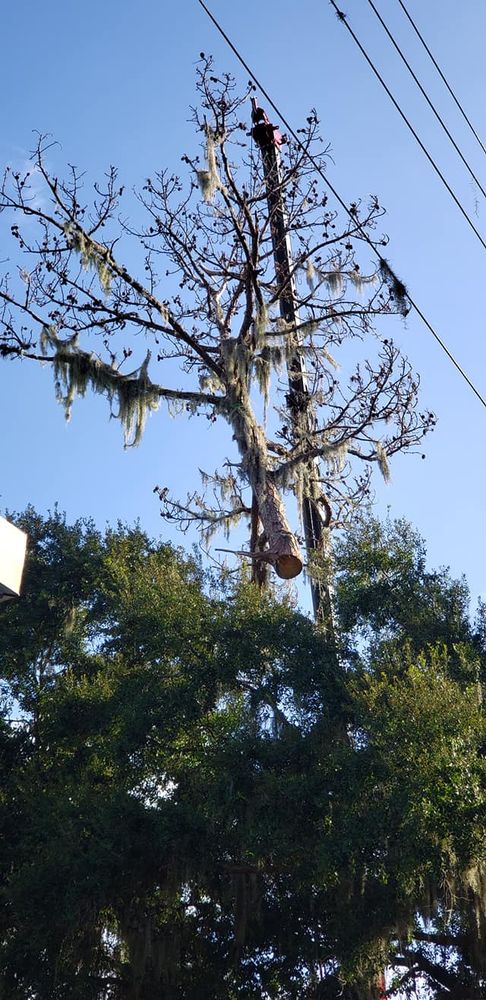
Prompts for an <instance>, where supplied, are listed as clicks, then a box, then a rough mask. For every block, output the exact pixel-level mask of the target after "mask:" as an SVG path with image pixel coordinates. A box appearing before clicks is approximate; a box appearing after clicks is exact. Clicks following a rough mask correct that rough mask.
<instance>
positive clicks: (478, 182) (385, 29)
mask: <svg viewBox="0 0 486 1000" xmlns="http://www.w3.org/2000/svg"><path fill="white" fill-rule="evenodd" d="M368 3H369V5H370V7H371V9H372V10H373V11H374V13H375V14H376V17H377V18H378V20H379V22H380V24H381V26H382V27H383V29H384V31H386V34H387V35H388V38H389V39H390V41H391V43H392V45H393V46H394V48H395V49H396V51H397V52H398V55H399V56H400V59H401V60H402V62H404V63H405V66H406V67H407V69H408V72H409V73H410V75H411V77H412V78H413V79H414V80H415V83H416V84H417V87H418V88H419V90H420V93H421V94H422V95H423V96H424V97H425V100H426V101H427V104H428V105H429V108H430V109H431V111H432V112H433V113H434V115H435V117H436V118H437V121H438V122H439V124H440V125H441V126H442V128H443V129H444V132H445V134H446V136H447V137H448V139H449V140H450V142H451V143H452V145H453V146H454V149H455V150H456V153H458V155H459V156H460V158H461V160H462V162H463V164H464V166H465V167H466V170H468V171H469V173H470V175H471V177H472V179H473V181H474V182H475V184H477V186H478V188H479V190H480V192H481V194H482V195H483V198H486V191H485V190H484V188H483V185H482V184H481V181H479V180H478V178H477V177H476V174H475V173H474V171H473V169H472V167H470V165H469V163H468V161H467V160H466V157H465V156H464V154H463V153H462V151H461V150H460V148H459V146H458V145H457V142H456V140H455V139H454V136H453V135H452V133H451V132H450V131H449V129H448V128H447V125H446V123H445V121H444V119H443V118H442V117H441V115H440V114H439V112H438V111H437V108H436V107H435V106H434V104H433V103H432V101H431V99H430V97H429V95H428V93H427V91H426V90H425V88H424V87H423V86H422V84H421V83H420V80H419V79H418V77H417V76H416V74H415V72H414V70H413V69H412V67H411V65H410V63H409V61H408V59H407V58H406V56H405V55H404V54H403V52H402V50H401V48H400V46H399V44H398V42H397V41H396V40H395V38H394V37H393V35H392V33H391V31H390V29H389V28H388V26H387V25H386V24H385V22H384V20H383V18H382V16H381V14H380V12H379V10H377V8H376V7H375V5H374V3H373V0H368Z"/></svg>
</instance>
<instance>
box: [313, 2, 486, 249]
mask: <svg viewBox="0 0 486 1000" xmlns="http://www.w3.org/2000/svg"><path fill="white" fill-rule="evenodd" d="M329 2H330V4H331V7H333V8H334V10H335V11H336V14H337V16H338V18H339V20H340V21H341V22H342V23H343V24H344V26H345V27H346V28H347V30H348V31H349V34H350V35H351V37H352V38H353V40H354V41H355V42H356V45H357V46H358V48H359V50H360V52H361V53H362V54H363V55H364V57H365V59H366V62H367V63H368V65H369V66H370V68H371V69H372V70H373V73H374V74H375V76H376V77H377V79H378V80H379V81H380V83H381V85H382V87H383V89H384V90H385V91H386V93H387V94H388V97H389V98H390V100H391V102H392V104H393V105H394V107H395V108H396V109H397V111H398V114H399V115H400V117H401V118H403V121H404V122H405V124H406V126H407V128H409V129H410V132H411V133H412V135H413V137H414V139H415V140H416V141H417V142H418V144H419V146H420V148H421V150H422V152H423V153H424V154H425V156H426V157H427V159H428V161H429V163H430V165H431V166H432V167H433V169H434V170H435V172H436V174H437V176H438V177H440V179H441V181H442V183H443V185H444V187H445V188H446V189H447V191H448V192H449V194H450V196H451V198H452V199H453V201H454V202H455V203H456V205H457V207H458V209H459V211H460V212H461V213H462V215H463V216H464V218H465V220H466V222H467V223H468V225H469V226H470V227H471V229H472V231H473V233H475V234H476V236H477V238H478V240H479V242H480V243H481V246H482V247H483V249H484V250H486V242H485V240H484V239H483V237H482V236H481V233H480V232H479V229H477V228H476V226H475V225H474V222H473V221H472V219H471V218H470V216H469V215H468V214H467V212H466V209H465V208H464V207H463V206H462V205H461V202H460V201H459V198H458V197H457V195H456V194H455V193H454V191H453V190H452V188H451V186H450V184H449V182H448V181H447V180H446V178H445V177H444V174H443V173H442V171H441V170H440V168H439V167H438V166H437V164H436V162H435V160H434V158H433V157H432V156H431V154H430V153H429V151H428V149H427V147H426V146H424V143H423V142H422V140H421V138H420V136H419V134H418V132H416V130H415V129H414V127H413V125H412V123H411V122H410V121H409V119H408V118H407V116H406V114H405V112H404V111H402V109H401V107H400V105H399V103H398V101H397V100H396V99H395V97H394V96H393V94H392V92H391V90H390V88H389V87H388V86H387V84H386V83H385V81H384V79H383V77H382V75H381V73H380V72H379V70H377V68H376V66H375V64H374V62H373V61H372V59H371V58H370V56H369V55H368V53H367V51H366V49H365V48H364V47H363V45H362V44H361V42H360V40H359V38H358V36H357V35H356V34H355V32H354V31H353V29H352V27H351V25H350V24H349V23H348V19H347V16H346V14H344V13H343V11H342V10H339V7H338V6H337V4H336V3H335V2H334V0H329Z"/></svg>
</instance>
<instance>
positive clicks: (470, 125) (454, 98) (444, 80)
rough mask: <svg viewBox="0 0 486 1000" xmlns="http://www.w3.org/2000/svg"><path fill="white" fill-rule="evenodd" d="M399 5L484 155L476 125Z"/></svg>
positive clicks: (400, 0)
mask: <svg viewBox="0 0 486 1000" xmlns="http://www.w3.org/2000/svg"><path fill="white" fill-rule="evenodd" d="M398 3H399V4H400V7H401V8H402V10H403V13H404V14H405V17H407V18H408V20H409V21H410V24H411V25H412V28H413V30H414V31H415V34H416V35H417V37H418V38H419V39H420V41H421V42H422V45H423V47H424V49H425V51H426V53H427V55H428V56H429V58H430V59H431V60H432V62H433V64H434V66H435V68H436V70H437V72H438V74H439V76H440V78H441V80H442V81H443V82H444V83H445V85H446V87H447V90H448V91H449V93H450V95H451V97H452V99H453V101H454V102H455V104H456V105H457V107H458V108H459V111H460V112H461V115H462V117H463V118H464V120H465V121H466V122H467V124H468V125H469V128H470V129H471V132H472V134H473V136H474V137H475V139H477V141H478V143H479V145H480V146H481V149H482V151H483V153H486V148H485V146H484V145H483V143H482V141H481V139H480V137H479V135H478V133H477V132H476V129H475V128H474V125H473V124H472V122H471V121H470V120H469V118H468V116H467V114H466V112H465V111H464V108H463V106H462V104H461V102H460V101H459V99H458V98H457V97H456V95H455V93H454V91H453V89H452V87H451V86H450V84H449V83H448V81H447V79H446V77H445V76H444V74H443V72H442V70H441V68H440V66H439V64H438V62H437V60H436V59H434V56H433V54H432V52H431V51H430V49H429V46H428V45H427V42H426V41H425V39H424V38H423V36H422V35H421V33H420V31H419V29H418V28H417V25H416V24H415V21H414V20H413V18H412V17H411V15H410V14H409V12H408V10H407V8H406V6H405V4H404V3H402V0H398Z"/></svg>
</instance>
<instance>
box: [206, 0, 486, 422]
mask: <svg viewBox="0 0 486 1000" xmlns="http://www.w3.org/2000/svg"><path fill="white" fill-rule="evenodd" d="M197 2H198V4H199V5H200V7H202V8H203V10H204V11H205V12H206V14H207V15H208V17H209V19H210V21H212V23H213V24H214V27H215V28H216V30H217V31H218V32H219V34H220V35H221V37H222V38H224V40H225V42H226V44H227V45H228V47H229V48H230V49H231V51H232V53H233V55H234V56H236V58H237V60H238V62H239V63H240V64H241V66H243V68H244V69H245V70H246V72H247V73H248V75H249V76H250V77H251V79H252V80H253V83H254V84H255V85H256V86H257V87H258V89H259V90H260V91H261V93H262V94H263V96H264V98H265V100H266V101H268V103H269V105H270V107H271V108H272V110H273V111H274V112H275V114H276V115H277V116H278V118H280V120H281V121H282V122H283V124H284V126H285V128H286V129H287V131H288V133H289V135H291V136H292V138H293V140H294V142H295V143H296V144H297V146H298V147H299V149H301V150H302V152H303V153H304V154H305V155H306V156H307V159H308V160H309V161H310V162H311V163H312V165H313V167H314V169H315V170H316V171H317V173H318V174H319V175H320V177H321V178H322V180H323V181H324V183H325V185H326V187H328V188H329V190H330V191H331V193H332V194H333V195H334V197H335V199H336V201H337V202H338V203H339V205H341V208H342V209H344V211H345V212H346V214H347V215H349V217H350V219H352V221H353V222H354V224H355V225H356V216H355V215H354V214H353V213H352V212H351V210H350V208H349V207H348V205H347V204H346V202H345V201H344V199H343V198H341V195H340V194H339V192H338V191H337V190H336V188H335V187H334V185H333V184H332V183H331V181H330V180H329V178H328V177H326V175H325V173H324V171H323V169H322V167H321V165H320V163H319V162H318V160H316V158H315V156H313V155H312V153H310V152H309V150H308V149H306V147H305V146H304V143H303V142H302V140H301V139H300V138H299V136H298V135H297V132H296V131H295V129H294V128H292V125H291V124H290V122H289V121H288V120H287V119H286V117H285V115H283V114H282V112H281V111H280V108H279V107H278V105H277V104H275V101H273V100H272V98H271V97H270V94H269V93H268V91H267V90H266V89H265V87H264V86H263V84H262V83H261V82H260V80H259V79H258V77H257V76H256V74H255V73H254V72H253V70H252V69H251V67H250V66H249V65H248V63H247V62H246V60H245V59H244V58H243V56H242V55H241V52H239V51H238V49H237V48H236V46H235V45H234V44H233V42H232V41H231V39H230V37H229V36H228V35H227V34H226V32H225V30H224V28H222V27H221V25H220V24H219V21H217V20H216V18H215V17H214V14H212V13H211V11H210V10H209V7H207V5H206V4H205V2H204V0H197ZM357 229H358V231H359V233H360V235H361V236H362V238H363V240H364V241H365V242H366V243H368V244H369V246H370V247H371V249H372V251H373V253H374V254H375V256H376V257H378V260H379V262H380V263H386V262H385V261H384V258H383V257H382V256H381V254H380V253H379V251H378V250H377V249H376V247H375V245H374V243H373V241H372V240H371V239H370V237H369V236H368V233H367V232H366V230H365V229H363V228H362V226H361V225H359V224H358V225H357ZM407 298H408V301H409V302H410V305H411V307H412V309H414V310H415V312H416V313H417V316H419V317H420V319H421V320H422V322H423V324H424V326H426V327H427V330H428V331H429V333H431V334H432V336H433V337H434V339H435V340H436V342H437V343H438V344H439V347H441V349H442V350H443V351H444V353H445V354H446V355H447V357H448V358H449V360H450V361H451V362H452V364H453V365H454V367H455V368H456V370H457V371H458V372H459V374H460V375H461V376H462V378H463V379H464V381H465V382H467V384H468V386H469V388H470V389H471V390H472V391H473V393H474V395H475V396H477V398H478V399H479V402H480V403H482V405H483V406H484V407H485V408H486V399H485V398H484V396H482V395H481V393H480V391H479V389H477V388H476V386H475V385H474V382H472V380H471V379H470V378H469V375H467V373H466V372H465V371H464V368H462V366H461V365H460V363H459V362H458V361H457V360H456V358H455V357H454V355H453V354H452V351H450V350H449V348H448V347H447V344H446V343H445V342H444V341H443V340H442V338H441V337H440V336H439V334H438V333H437V332H436V330H435V329H434V327H433V326H432V324H431V323H430V322H429V320H428V319H427V317H426V316H425V314H424V313H423V312H422V310H421V309H420V308H419V306H418V305H417V303H416V302H415V301H414V300H413V298H412V296H411V295H410V294H409V292H408V290H407Z"/></svg>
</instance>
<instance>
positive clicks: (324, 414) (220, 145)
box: [0, 57, 434, 579]
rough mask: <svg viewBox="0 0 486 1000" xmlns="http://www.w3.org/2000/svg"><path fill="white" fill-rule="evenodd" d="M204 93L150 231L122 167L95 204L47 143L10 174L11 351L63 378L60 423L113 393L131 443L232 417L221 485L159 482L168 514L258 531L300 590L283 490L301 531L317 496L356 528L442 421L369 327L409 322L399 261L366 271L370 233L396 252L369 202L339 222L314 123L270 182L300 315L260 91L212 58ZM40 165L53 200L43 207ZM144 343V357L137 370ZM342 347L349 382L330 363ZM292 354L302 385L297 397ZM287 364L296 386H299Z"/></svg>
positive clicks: (6, 334)
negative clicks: (165, 419) (162, 413)
mask: <svg viewBox="0 0 486 1000" xmlns="http://www.w3.org/2000/svg"><path fill="white" fill-rule="evenodd" d="M197 88H198V92H199V99H200V101H199V106H198V107H197V108H195V109H193V113H192V120H193V123H194V126H195V130H196V132H197V133H198V134H199V135H200V136H201V137H202V144H203V150H204V162H201V160H200V157H199V156H189V155H184V156H183V157H182V160H183V163H184V166H185V168H186V170H187V177H186V179H185V180H184V181H182V180H180V179H179V177H177V176H175V175H173V174H170V173H168V172H166V171H164V170H162V171H160V172H157V173H156V174H155V175H154V176H153V177H151V178H150V179H148V180H147V181H146V183H145V184H144V186H143V190H142V191H141V193H140V195H139V200H140V202H141V205H142V208H143V210H144V211H145V213H146V221H145V222H144V223H142V224H139V225H135V224H134V225H132V226H130V225H129V224H128V223H127V222H126V221H124V219H121V218H120V217H119V215H118V206H119V202H120V199H121V198H122V195H123V188H122V187H120V185H119V182H118V180H117V173H116V171H115V170H114V169H111V170H110V171H109V173H108V175H107V177H106V180H105V183H104V185H103V186H100V185H96V184H95V186H94V197H93V198H92V199H91V201H89V202H85V201H83V182H82V175H81V174H80V173H78V172H77V171H76V170H75V169H73V168H71V173H70V176H69V177H68V179H67V180H59V179H58V178H57V177H55V176H53V175H52V174H51V172H50V171H49V169H48V159H49V154H48V150H49V144H48V143H46V141H44V140H42V139H41V140H40V141H39V144H38V147H37V149H36V151H35V153H34V156H33V161H32V171H28V172H27V173H26V174H25V175H21V174H20V173H16V172H15V171H12V170H7V171H6V174H5V178H4V183H3V187H2V192H1V198H0V208H1V209H2V210H3V212H4V213H5V214H6V216H7V217H8V220H9V222H10V223H11V233H12V236H13V238H14V240H16V241H17V255H16V257H15V258H14V260H15V261H17V262H18V266H17V267H14V268H13V269H12V270H11V272H10V274H9V275H7V274H5V276H4V278H3V280H2V282H1V286H0V300H1V302H2V304H3V311H2V316H1V322H2V326H1V334H0V355H2V356H3V357H4V358H5V359H9V358H10V359H15V358H16V357H20V356H22V357H24V358H30V359H32V360H33V361H37V362H43V363H48V364H50V365H52V368H53V372H54V378H55V385H56V392H57V395H58V398H59V400H60V401H61V402H62V403H63V405H64V407H65V410H66V415H67V416H69V413H70V410H71V407H72V404H73V402H74V399H75V397H76V396H84V395H85V393H86V392H87V390H88V389H91V390H93V391H94V392H97V393H101V394H102V395H104V396H106V397H107V399H108V400H109V403H110V405H111V409H112V413H113V414H114V415H116V416H117V417H118V418H119V419H120V420H121V422H122V424H123V427H124V431H125V441H126V444H137V443H138V441H139V440H140V438H141V435H142V432H143V427H144V422H145V419H146V416H147V413H148V412H150V411H151V410H155V409H157V408H158V407H159V405H160V404H161V403H165V404H166V405H167V406H169V407H172V408H173V409H176V410H177V409H182V410H184V411H189V412H190V413H191V414H195V415H202V414H205V416H206V417H207V418H208V419H209V420H210V421H215V420H218V419H223V420H224V421H225V422H226V424H227V425H228V427H229V430H230V434H231V437H232V439H233V441H234V443H235V446H236V455H234V456H232V457H231V461H228V463H227V464H226V466H225V468H224V470H223V472H221V471H216V472H214V473H210V474H205V476H204V478H205V488H204V489H203V490H202V491H199V490H196V491H194V492H193V493H192V494H191V496H189V497H188V498H187V499H186V501H182V500H181V499H175V498H173V497H172V496H171V494H170V493H169V491H168V490H167V489H166V488H161V489H159V495H160V499H161V502H162V509H163V513H164V515H165V516H166V517H167V518H169V519H172V520H175V521H177V522H178V523H179V524H180V526H181V527H182V528H183V529H186V528H187V527H188V526H189V525H191V524H196V525H197V526H198V527H199V528H200V529H201V530H202V532H203V534H204V535H205V536H206V538H207V537H208V536H209V535H211V534H212V533H214V532H215V531H218V530H219V529H223V530H225V531H227V532H228V531H229V530H230V529H231V527H232V525H234V524H235V523H236V522H237V521H239V520H240V519H241V518H244V519H248V520H249V521H252V522H253V526H254V529H255V526H256V525H257V524H258V525H259V528H258V531H255V530H254V533H253V539H252V544H251V546H250V548H249V549H248V550H247V554H248V556H249V557H251V558H252V559H253V562H254V563H259V564H260V563H261V564H270V565H271V566H273V567H274V569H275V571H276V573H277V575H278V576H280V577H281V578H285V579H289V578H292V577H295V576H297V575H298V574H299V573H300V572H301V570H302V567H303V557H302V554H301V550H300V540H299V533H298V530H297V529H296V528H295V527H293V526H291V515H289V513H288V512H287V509H286V496H288V494H289V493H290V494H292V493H293V494H294V495H295V497H296V499H297V506H298V507H299V509H300V511H301V514H302V513H303V520H304V528H305V531H307V530H308V526H307V527H306V523H307V522H308V513H309V512H308V510H307V513H306V504H307V503H308V499H309V497H311V500H312V508H313V510H315V511H316V512H317V511H318V510H319V511H320V521H321V523H322V524H323V525H324V526H325V528H326V529H327V528H332V527H336V526H341V525H343V524H345V523H346V521H347V520H348V519H349V517H350V516H352V515H353V513H354V512H355V510H356V508H357V506H358V505H359V504H360V503H361V502H362V501H364V500H366V499H367V498H368V496H369V493H370V488H371V470H372V467H373V466H374V465H378V466H379V468H380V469H381V472H382V473H383V475H384V476H385V478H386V477H387V476H388V460H389V458H390V456H392V455H394V454H395V453H397V452H400V451H407V450H410V449H413V448H415V447H416V446H417V445H418V443H419V442H420V441H421V439H422V438H423V436H424V434H426V433H427V431H428V430H429V429H430V428H431V427H432V425H433V423H434V417H433V415H432V414H431V413H429V412H427V411H424V412H422V411H420V410H419V409H418V406H417V392H418V378H417V377H416V376H415V375H414V374H413V372H412V370H411V368H410V365H409V363H408V362H407V360H406V359H405V358H404V357H403V356H402V355H401V353H400V350H399V349H398V347H397V346H396V345H395V344H394V343H393V341H392V340H391V339H390V337H389V335H388V336H387V337H384V336H383V335H382V333H381V332H379V331H377V330H376V329H375V327H374V321H375V319H376V318H377V317H382V316H387V315H388V316H390V315H391V314H397V313H398V314H402V315H403V314H405V313H406V312H407V311H408V301H407V295H406V289H405V288H404V286H403V285H402V284H401V282H400V281H398V279H397V278H396V277H395V275H394V274H393V272H392V271H391V270H390V269H389V268H388V266H387V265H385V263H383V266H382V268H381V271H378V272H372V273H369V274H368V273H363V272H362V270H361V265H360V264H359V263H358V260H357V252H358V250H359V247H360V244H361V243H362V242H363V232H364V231H366V233H367V235H368V237H369V238H370V239H371V240H372V241H374V242H375V243H376V246H379V247H380V248H382V246H383V244H384V242H386V240H385V239H384V238H383V236H382V235H381V234H380V232H379V231H378V230H377V226H378V224H379V223H380V220H381V217H382V215H383V211H382V209H381V207H380V206H379V204H378V201H377V199H376V198H373V199H371V202H370V204H369V205H367V206H364V205H361V204H359V203H356V204H355V205H353V206H351V219H352V221H350V220H349V218H347V219H344V220H341V222H340V221H339V219H338V217H337V213H336V212H335V211H334V210H333V209H332V208H331V207H330V206H329V205H328V203H327V198H326V196H325V195H323V194H322V192H321V191H320V189H319V177H318V176H316V174H315V171H314V168H313V166H312V164H310V162H309V160H308V159H307V156H306V151H308V150H312V152H313V155H314V157H316V156H318V157H319V158H320V162H322V163H323V164H324V163H325V158H326V157H325V153H326V151H325V149H324V148H323V146H322V142H321V140H320V138H319V131H318V121H317V118H316V115H315V114H314V113H312V114H311V115H310V116H309V117H308V119H307V122H306V126H305V128H304V129H303V130H302V132H301V134H302V147H297V146H296V145H295V144H293V143H291V142H290V143H289V144H288V145H287V146H286V148H285V154H284V156H283V157H282V163H281V167H280V173H279V177H278V179H277V180H276V183H277V184H278V188H279V191H278V193H279V198H280V199H281V202H282V204H283V205H284V210H285V220H286V229H287V234H288V236H289V238H291V239H292V240H293V244H294V259H293V261H292V262H291V265H290V275H289V282H290V284H291V286H292V303H293V305H292V309H289V307H288V304H287V303H288V291H289V286H288V284H286V282H282V280H281V275H279V274H278V273H277V271H278V268H277V269H276V267H275V259H274V254H273V244H272V237H273V235H274V234H272V227H274V222H275V218H274V212H273V210H272V205H271V200H270V202H269V200H268V198H267V194H268V189H267V184H266V178H265V172H264V169H263V167H262V164H261V162H260V156H259V149H258V148H257V147H256V145H255V143H254V140H253V138H252V136H251V135H250V136H249V135H248V134H247V132H248V130H247V125H246V123H245V119H246V102H247V100H248V97H249V95H250V93H251V89H252V88H251V86H250V87H249V88H248V90H247V91H246V93H244V94H243V95H238V94H237V92H236V90H235V85H234V82H233V80H232V78H231V77H230V76H228V75H222V76H216V75H215V73H214V69H213V66H212V62H211V60H210V59H208V58H206V57H202V58H201V63H200V64H199V67H198V80H197ZM241 119H243V120H241ZM32 172H35V175H36V188H37V187H38V184H39V180H41V181H42V182H43V184H44V185H45V191H46V194H47V196H48V197H47V198H46V197H45V196H44V197H43V198H42V200H40V199H39V198H37V197H35V195H34V192H33V189H32V183H31V181H32ZM133 241H135V243H136V245H137V248H138V250H140V248H141V249H142V250H143V261H144V262H143V268H142V270H141V273H140V274H138V273H135V272H134V271H132V270H130V269H128V268H127V266H126V265H125V263H124V259H125V254H127V255H128V253H129V252H130V249H131V246H130V244H131V243H133ZM368 249H369V248H368V246H366V251H368ZM136 334H138V335H139V336H138V337H137V339H135V335H136ZM140 335H142V338H141V337H140ZM141 339H143V341H144V343H145V349H144V350H146V353H145V356H140V357H139V358H138V359H137V363H136V367H135V368H134V369H133V360H132V362H130V358H133V356H134V350H135V345H138V344H140V342H141ZM365 340H366V349H367V357H366V358H365V359H358V360H357V361H356V363H354V362H353V365H354V367H351V366H350V362H349V355H350V345H351V346H352V348H353V349H354V348H356V347H361V344H362V343H363V342H364V341H365ZM341 348H345V350H344V351H343V355H344V359H345V361H344V363H345V368H344V369H343V371H344V374H343V373H338V362H337V358H336V357H335V355H336V353H338V352H339V351H340V349H341ZM354 353H356V352H354ZM297 358H300V359H305V363H306V365H307V369H308V373H309V374H308V375H307V376H306V385H305V387H304V386H303V385H302V387H301V389H298V387H297V381H296V380H297V379H298V378H300V377H301V375H300V374H299V373H298V372H297V368H296V365H297V364H300V362H298V361H297ZM130 364H131V366H132V370H130ZM285 366H287V369H288V370H289V371H290V372H291V373H292V372H293V373H294V374H292V375H291V383H292V380H293V381H294V385H293V386H292V384H291V389H290V391H289V388H288V385H287V384H286V380H285V379H284V378H282V377H281V372H282V370H283V369H284V368H285ZM272 378H273V380H274V385H273V390H272V392H271V390H270V383H271V379H272ZM311 398H312V404H313V413H314V414H315V416H313V418H312V422H310V421H309V419H308V414H307V416H306V418H305V419H300V418H299V419H297V416H298V414H297V411H298V409H299V405H300V406H301V407H302V410H303V412H305V411H306V408H307V404H308V400H309V399H311ZM270 400H271V403H272V406H271V407H270V408H269V403H270ZM299 400H300V403H299ZM317 459H319V460H320V461H321V463H322V465H323V468H322V471H321V472H318V466H317V465H316V460H317ZM309 470H312V474H311V475H310V472H309ZM157 474H158V475H159V474H160V470H158V472H157ZM309 479H311V480H312V483H311V492H309V490H310V487H309ZM303 501H304V503H303ZM292 516H293V515H292ZM311 571H312V572H313V573H314V572H317V573H318V572H319V569H318V567H316V566H312V567H311Z"/></svg>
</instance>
